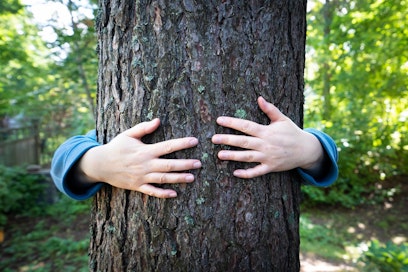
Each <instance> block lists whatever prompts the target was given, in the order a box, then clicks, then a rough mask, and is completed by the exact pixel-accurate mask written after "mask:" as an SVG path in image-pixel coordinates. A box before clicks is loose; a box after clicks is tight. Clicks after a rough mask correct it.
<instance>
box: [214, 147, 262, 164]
mask: <svg viewBox="0 0 408 272" xmlns="http://www.w3.org/2000/svg"><path fill="white" fill-rule="evenodd" d="M218 158H219V159H220V160H224V161H238V162H261V160H262V158H263V155H262V154H261V153H260V152H257V151H252V150H250V151H230V150H221V151H220V152H218Z"/></svg>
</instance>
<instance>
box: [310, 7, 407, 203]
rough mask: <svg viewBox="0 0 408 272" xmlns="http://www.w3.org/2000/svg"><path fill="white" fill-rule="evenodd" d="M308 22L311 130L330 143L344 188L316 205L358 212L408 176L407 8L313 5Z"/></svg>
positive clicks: (316, 196) (313, 195) (315, 195)
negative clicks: (390, 182) (384, 184)
mask: <svg viewBox="0 0 408 272" xmlns="http://www.w3.org/2000/svg"><path fill="white" fill-rule="evenodd" d="M313 3H314V6H313V9H312V10H311V11H310V13H309V15H308V19H309V25H308V27H309V28H308V56H307V62H308V64H307V73H306V81H307V87H306V90H307V91H306V95H307V97H306V101H307V102H306V113H305V116H306V118H305V121H306V124H305V126H309V127H310V126H311V127H317V128H320V129H322V130H324V131H325V132H327V133H328V134H329V135H331V136H332V137H333V138H334V139H335V141H336V143H337V145H338V148H339V151H340V161H339V169H340V177H339V181H338V182H337V183H336V184H335V185H333V186H332V187H330V189H329V190H323V191H322V192H317V191H316V189H313V188H304V192H305V194H306V195H307V196H308V197H310V202H311V201H314V200H316V201H317V203H326V204H334V205H344V206H347V207H352V206H356V205H359V204H361V203H362V202H364V201H365V199H368V198H364V197H362V195H364V196H368V195H372V194H374V195H378V196H379V195H381V193H380V192H378V191H377V190H376V186H374V185H375V183H377V182H379V181H382V180H385V179H387V178H392V177H393V176H395V175H403V174H406V173H408V164H407V163H408V156H407V152H406V151H407V150H408V140H407V139H408V122H407V119H408V111H407V108H408V97H407V94H408V91H407V86H408V76H407V75H408V55H407V54H406V48H407V45H408V38H407V37H408V35H407V34H408V30H407V29H408V25H407V24H408V20H407V18H408V9H406V8H404V7H406V5H407V1H400V0H393V1H379V0H377V1H376V0H364V1H358V2H356V1H342V0H340V1H327V2H325V3H321V2H320V1H314V2H313Z"/></svg>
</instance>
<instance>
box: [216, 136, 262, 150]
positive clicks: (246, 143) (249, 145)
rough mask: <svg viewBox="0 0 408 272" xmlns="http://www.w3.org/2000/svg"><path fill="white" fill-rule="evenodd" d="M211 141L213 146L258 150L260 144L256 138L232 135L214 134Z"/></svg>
mask: <svg viewBox="0 0 408 272" xmlns="http://www.w3.org/2000/svg"><path fill="white" fill-rule="evenodd" d="M211 140H212V142H213V143H214V144H223V145H229V146H236V147H240V148H245V149H258V148H259V146H260V145H261V143H262V141H261V140H260V139H259V138H256V137H251V136H244V135H233V134H215V135H214V136H213V137H212V138H211Z"/></svg>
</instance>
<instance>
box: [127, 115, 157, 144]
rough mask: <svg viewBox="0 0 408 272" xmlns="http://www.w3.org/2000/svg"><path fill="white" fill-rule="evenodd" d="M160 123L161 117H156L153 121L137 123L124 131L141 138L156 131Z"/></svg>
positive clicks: (133, 136)
mask: <svg viewBox="0 0 408 272" xmlns="http://www.w3.org/2000/svg"><path fill="white" fill-rule="evenodd" d="M159 125H160V120H159V118H155V119H153V120H152V121H148V122H142V123H140V124H137V125H136V126H134V127H132V128H130V129H128V130H126V131H124V133H125V134H126V135H128V136H130V137H132V138H135V139H141V138H142V137H143V136H145V135H147V134H150V133H152V132H153V131H155V130H156V129H157V128H158V127H159Z"/></svg>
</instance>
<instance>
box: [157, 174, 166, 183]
mask: <svg viewBox="0 0 408 272" xmlns="http://www.w3.org/2000/svg"><path fill="white" fill-rule="evenodd" d="M166 180H167V179H166V174H165V173H163V174H161V175H160V178H159V183H160V184H163V183H166Z"/></svg>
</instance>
